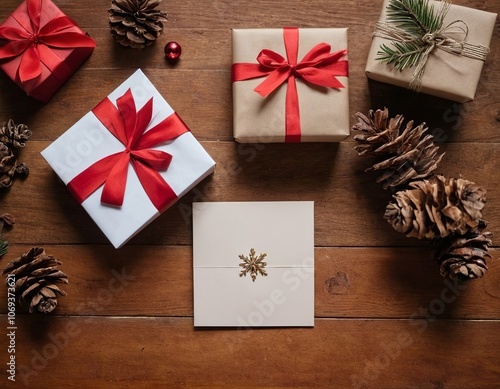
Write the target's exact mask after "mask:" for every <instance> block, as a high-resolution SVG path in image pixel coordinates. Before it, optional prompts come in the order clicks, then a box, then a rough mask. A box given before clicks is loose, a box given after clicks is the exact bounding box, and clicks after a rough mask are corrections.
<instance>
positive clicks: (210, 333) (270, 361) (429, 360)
mask: <svg viewBox="0 0 500 389" xmlns="http://www.w3.org/2000/svg"><path fill="white" fill-rule="evenodd" d="M0 319H1V320H2V322H3V321H4V319H5V316H4V315H2V316H1V317H0ZM17 323H18V326H17V327H18V328H17V330H16V363H17V367H18V371H17V374H16V382H15V383H12V382H7V380H6V374H7V373H6V371H5V369H2V371H1V373H0V380H2V381H3V382H6V384H5V386H4V387H5V388H18V387H20V386H24V385H22V384H23V383H27V384H28V385H29V387H30V388H34V389H38V388H40V389H41V388H44V389H45V388H48V387H57V388H59V387H65V388H90V387H92V388H101V389H106V388H116V387H120V388H136V389H142V388H152V387H176V388H188V387H189V388H193V387H231V388H250V387H252V388H262V387H266V388H272V387H280V388H290V387H301V388H319V387H334V388H384V389H393V388H394V389H396V388H397V389H400V388H419V389H437V388H454V389H470V388H482V389H494V388H498V387H499V386H498V376H499V375H500V367H499V365H498V358H499V357H500V338H499V337H498V326H499V322H498V321H441V320H440V321H435V322H429V321H426V320H421V321H415V320H413V321H412V320H399V321H394V320H389V321H388V320H316V323H315V327H314V329H307V328H302V329H298V328H295V329H281V328H279V329H266V330H257V329H249V330H194V329H193V323H192V320H191V319H189V318H141V317H138V318H101V317H81V318H79V317H49V316H30V317H26V316H24V315H23V316H22V315H19V316H18V317H17ZM41 328H43V329H44V330H45V331H44V333H43V334H41V333H40V329H41ZM4 359H5V357H4ZM409 361H413V363H409Z"/></svg>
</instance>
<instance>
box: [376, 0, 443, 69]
mask: <svg viewBox="0 0 500 389" xmlns="http://www.w3.org/2000/svg"><path fill="white" fill-rule="evenodd" d="M441 3H442V5H441V6H440V8H439V9H438V10H437V11H436V9H435V7H434V6H433V5H430V4H429V0H390V2H389V5H388V6H387V22H388V24H389V26H394V27H396V28H398V29H399V30H400V31H398V33H397V39H394V40H392V42H391V45H392V47H389V46H387V45H385V44H382V45H381V46H380V49H381V50H380V51H379V52H378V53H377V54H378V57H377V59H378V60H379V61H383V62H387V63H388V64H393V65H394V67H395V68H396V69H397V70H400V71H402V70H404V69H406V68H411V67H414V66H416V65H417V64H419V63H420V62H421V59H422V57H423V56H424V55H425V51H426V50H427V48H428V44H427V43H426V42H425V39H424V38H425V36H426V34H433V33H435V32H437V31H438V30H439V29H440V28H441V27H442V25H443V19H444V17H445V15H446V13H447V12H448V9H449V7H450V3H449V1H448V0H444V1H442V2H441ZM384 28H386V27H384ZM387 28H389V35H390V34H393V33H394V31H391V28H390V27H387ZM395 38H396V36H395Z"/></svg>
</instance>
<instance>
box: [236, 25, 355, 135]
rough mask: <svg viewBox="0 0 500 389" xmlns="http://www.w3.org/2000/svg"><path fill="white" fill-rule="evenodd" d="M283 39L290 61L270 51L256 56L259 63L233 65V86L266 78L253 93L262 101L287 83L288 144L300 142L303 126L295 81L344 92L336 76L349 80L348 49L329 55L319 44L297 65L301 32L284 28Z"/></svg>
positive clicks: (326, 45) (325, 44)
mask: <svg viewBox="0 0 500 389" xmlns="http://www.w3.org/2000/svg"><path fill="white" fill-rule="evenodd" d="M283 39H284V43H285V51H286V56H287V58H286V59H285V58H284V57H283V56H282V55H280V54H278V53H276V52H274V51H272V50H268V49H264V50H262V51H261V52H260V53H259V55H258V56H257V62H258V63H256V64H255V63H235V64H233V65H232V82H235V81H244V80H249V79H253V78H259V77H265V76H267V77H266V79H265V80H264V81H262V82H261V83H260V84H259V85H258V86H257V87H256V88H255V89H254V90H255V92H257V93H258V94H260V95H261V96H263V97H267V96H269V95H270V94H271V93H272V92H273V91H275V90H276V89H277V88H278V87H279V86H280V85H281V84H283V83H284V82H285V81H287V91H286V107H285V112H286V115H285V118H286V119H285V132H286V135H285V142H300V139H301V126H300V114H299V99H298V94H297V85H296V79H297V78H302V79H303V80H304V81H306V82H308V83H311V84H315V85H318V86H324V87H328V88H343V87H344V86H343V85H342V83H341V82H340V81H339V80H338V79H337V78H336V76H348V61H347V60H343V59H342V58H343V57H345V56H346V55H347V49H345V50H340V51H337V52H334V53H330V50H331V46H330V45H329V44H327V43H319V44H317V45H316V46H314V47H313V48H312V49H311V50H310V51H309V52H308V53H307V54H306V55H305V56H304V58H303V59H302V61H300V62H298V59H297V56H298V49H299V29H298V28H284V29H283Z"/></svg>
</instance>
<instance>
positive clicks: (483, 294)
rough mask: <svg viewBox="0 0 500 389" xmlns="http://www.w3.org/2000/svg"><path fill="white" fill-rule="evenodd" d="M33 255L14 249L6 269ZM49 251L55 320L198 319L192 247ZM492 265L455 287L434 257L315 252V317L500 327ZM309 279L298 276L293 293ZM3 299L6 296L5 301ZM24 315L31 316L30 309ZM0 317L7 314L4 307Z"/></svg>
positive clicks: (499, 277) (498, 278)
mask: <svg viewBox="0 0 500 389" xmlns="http://www.w3.org/2000/svg"><path fill="white" fill-rule="evenodd" d="M29 248H30V247H29V246H24V245H15V246H13V247H11V248H10V251H9V254H8V255H7V256H6V257H5V259H4V261H3V263H6V261H7V260H10V259H13V258H16V257H17V256H20V255H21V254H22V253H23V252H27V251H28V250H29ZM46 251H47V252H48V253H49V254H52V255H54V256H55V257H56V258H59V259H60V260H61V261H62V262H63V265H62V266H61V270H63V271H65V272H66V273H67V274H68V277H69V280H70V284H69V285H67V286H66V285H64V290H66V292H67V293H68V296H67V297H62V298H60V299H59V306H58V308H57V311H56V312H55V313H57V314H58V315H84V316H85V315H113V316H114V315H117V316H118V315H127V316H136V315H139V316H192V315H193V292H192V290H193V281H192V278H193V276H192V249H191V248H190V247H179V246H129V247H127V248H126V249H125V250H118V251H117V250H114V249H113V248H111V247H102V246H87V245H81V246H46ZM492 256H493V258H498V257H499V256H500V251H498V250H493V251H492ZM236 260H237V258H235V261H236ZM488 265H489V267H490V269H489V271H488V272H487V274H486V276H485V277H484V278H482V279H480V280H475V281H471V282H470V283H463V284H457V283H455V282H453V281H450V280H447V279H443V278H442V277H441V276H440V275H439V269H438V266H437V264H435V263H434V262H433V261H432V260H431V253H430V252H429V251H428V250H425V249H423V248H421V249H418V248H414V249H409V248H392V247H391V248H373V249H367V248H317V249H316V251H315V316H316V317H336V318H340V317H343V318H387V317H390V318H399V319H408V318H410V317H425V315H426V312H430V313H431V314H432V313H434V314H432V316H436V317H438V318H440V319H443V318H447V319H449V318H454V319H500V316H499V315H500V261H498V260H492V261H490V262H489V264H488ZM2 266H3V265H2ZM237 273H238V271H237V270H236V273H235V274H236V275H237ZM305 276H307V275H305V274H302V273H299V272H297V273H296V274H293V275H292V277H293V284H290V286H294V285H295V283H300V282H301V277H305ZM292 277H291V278H292ZM288 291H289V290H288ZM283 294H284V295H285V296H286V294H287V290H286V289H285V290H283ZM6 298H7V296H6V290H5V288H1V289H0V301H6ZM19 309H20V312H26V307H22V308H19ZM0 312H2V313H5V312H6V307H5V306H4V305H1V306H0Z"/></svg>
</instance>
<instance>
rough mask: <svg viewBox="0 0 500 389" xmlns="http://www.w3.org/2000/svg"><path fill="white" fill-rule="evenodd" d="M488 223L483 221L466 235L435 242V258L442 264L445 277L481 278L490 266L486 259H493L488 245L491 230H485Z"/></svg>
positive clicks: (442, 273)
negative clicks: (487, 264)
mask: <svg viewBox="0 0 500 389" xmlns="http://www.w3.org/2000/svg"><path fill="white" fill-rule="evenodd" d="M487 225H488V224H487V223H486V222H484V221H481V222H480V223H479V225H478V226H477V228H475V229H473V230H470V231H467V232H466V233H465V234H464V235H454V236H449V237H447V238H444V239H438V240H437V241H436V243H435V247H436V250H435V252H434V258H435V259H436V260H437V261H438V263H439V264H440V265H441V275H442V276H443V277H451V278H458V279H460V280H470V279H474V278H481V277H482V276H483V275H484V273H485V272H486V270H488V267H487V266H486V259H487V258H488V259H491V255H490V254H488V247H489V246H491V244H492V242H491V237H492V236H493V234H492V233H491V232H484V229H485V228H486V227H487Z"/></svg>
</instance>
